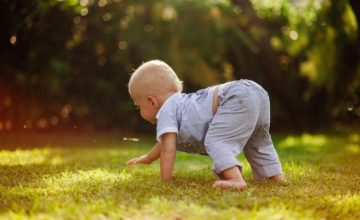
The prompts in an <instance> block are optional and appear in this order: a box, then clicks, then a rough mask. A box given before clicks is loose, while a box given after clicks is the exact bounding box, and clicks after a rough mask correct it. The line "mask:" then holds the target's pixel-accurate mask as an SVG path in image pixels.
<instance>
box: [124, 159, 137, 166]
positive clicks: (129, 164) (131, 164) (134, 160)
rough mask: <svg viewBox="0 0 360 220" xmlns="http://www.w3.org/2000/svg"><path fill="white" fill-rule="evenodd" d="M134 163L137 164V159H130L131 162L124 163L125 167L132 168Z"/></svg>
mask: <svg viewBox="0 0 360 220" xmlns="http://www.w3.org/2000/svg"><path fill="white" fill-rule="evenodd" d="M136 162H137V159H131V160H129V161H127V162H126V165H127V166H128V167H132V166H134V165H135V164H136Z"/></svg>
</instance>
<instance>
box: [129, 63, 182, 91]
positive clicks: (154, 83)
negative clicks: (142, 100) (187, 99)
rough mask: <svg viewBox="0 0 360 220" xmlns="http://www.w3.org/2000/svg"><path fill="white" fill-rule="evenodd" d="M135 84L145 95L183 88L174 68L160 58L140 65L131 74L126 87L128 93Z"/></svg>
mask: <svg viewBox="0 0 360 220" xmlns="http://www.w3.org/2000/svg"><path fill="white" fill-rule="evenodd" d="M134 86H136V87H137V88H138V90H139V89H141V91H137V92H138V93H139V92H140V93H142V94H140V95H142V96H146V95H148V94H152V95H162V94H164V93H169V92H181V91H182V90H183V86H182V82H181V81H180V79H179V78H178V76H177V75H176V73H175V72H174V70H173V69H172V68H171V67H170V66H169V65H168V64H166V63H165V62H163V61H161V60H151V61H148V62H145V63H143V64H142V65H140V66H139V67H138V68H137V69H136V70H135V71H134V73H133V74H132V75H131V77H130V80H129V84H128V88H129V93H130V95H133V94H132V92H133V91H131V90H133V89H134Z"/></svg>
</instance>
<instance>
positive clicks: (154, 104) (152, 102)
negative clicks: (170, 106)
mask: <svg viewBox="0 0 360 220" xmlns="http://www.w3.org/2000/svg"><path fill="white" fill-rule="evenodd" d="M148 100H149V101H150V102H151V105H152V106H153V107H155V108H158V107H159V101H158V100H157V98H156V97H154V96H151V95H150V96H148Z"/></svg>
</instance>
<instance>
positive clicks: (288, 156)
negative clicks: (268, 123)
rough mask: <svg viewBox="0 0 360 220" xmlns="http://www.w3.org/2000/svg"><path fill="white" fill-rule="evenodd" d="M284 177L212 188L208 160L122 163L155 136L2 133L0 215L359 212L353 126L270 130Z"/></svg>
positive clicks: (358, 151)
mask: <svg viewBox="0 0 360 220" xmlns="http://www.w3.org/2000/svg"><path fill="white" fill-rule="evenodd" d="M273 138H274V142H275V144H276V148H277V149H278V153H279V155H280V159H281V160H282V163H283V169H284V172H285V175H286V178H287V182H286V183H283V184H275V183H273V182H270V181H253V180H252V178H251V170H250V167H249V164H248V163H247V162H246V161H245V160H244V158H243V157H240V160H242V161H243V163H244V178H245V180H246V181H247V183H248V188H247V190H246V191H244V192H237V191H231V190H219V189H213V188H212V187H211V186H212V184H213V182H214V180H215V177H214V176H213V174H212V172H211V160H210V159H209V158H208V157H205V156H196V155H188V154H184V153H178V154H177V159H176V168H175V169H176V170H175V178H174V179H173V181H171V182H169V183H162V182H161V181H160V180H159V163H158V162H156V163H154V164H152V165H151V166H146V165H140V166H137V167H134V168H127V167H125V165H124V163H125V161H126V160H128V159H129V158H131V157H133V156H136V155H139V154H143V153H145V152H147V150H148V149H150V148H151V146H152V144H154V139H152V138H148V137H140V141H138V142H132V141H124V140H123V136H121V135H120V134H111V135H104V134H102V135H99V134H93V135H74V134H71V135H45V134H40V135H38V134H36V135H20V136H19V135H4V134H2V135H1V137H0V149H1V150H0V219H159V218H162V219H203V218H204V217H206V218H207V219H360V135H359V133H358V132H351V131H349V132H346V133H341V134H334V133H326V134H302V135H279V136H274V137H273Z"/></svg>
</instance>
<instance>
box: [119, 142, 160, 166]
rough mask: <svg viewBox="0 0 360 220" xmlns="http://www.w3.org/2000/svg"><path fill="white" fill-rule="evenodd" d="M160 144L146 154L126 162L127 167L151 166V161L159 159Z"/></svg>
mask: <svg viewBox="0 0 360 220" xmlns="http://www.w3.org/2000/svg"><path fill="white" fill-rule="evenodd" d="M161 145H162V144H161V143H157V144H156V145H155V146H154V147H153V148H152V149H151V150H150V151H149V153H147V154H144V155H142V156H140V157H135V158H133V159H131V160H129V161H127V162H126V164H127V165H128V166H134V165H136V164H138V163H143V164H151V163H152V162H153V161H155V160H157V159H159V157H160V152H161Z"/></svg>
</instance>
